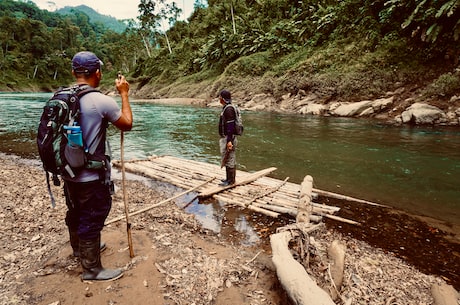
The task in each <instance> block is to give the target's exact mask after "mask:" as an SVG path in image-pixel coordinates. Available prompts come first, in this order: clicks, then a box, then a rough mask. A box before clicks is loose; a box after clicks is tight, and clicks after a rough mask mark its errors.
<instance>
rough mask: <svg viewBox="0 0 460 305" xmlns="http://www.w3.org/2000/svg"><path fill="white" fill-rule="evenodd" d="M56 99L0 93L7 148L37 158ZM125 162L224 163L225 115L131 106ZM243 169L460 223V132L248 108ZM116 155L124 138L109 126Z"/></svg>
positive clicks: (0, 141)
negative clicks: (220, 123) (220, 127)
mask: <svg viewBox="0 0 460 305" xmlns="http://www.w3.org/2000/svg"><path fill="white" fill-rule="evenodd" d="M49 97H50V94H45V93H38V94H37V93H0V113H1V118H0V146H1V151H2V152H6V153H14V154H18V155H21V156H24V157H28V158H38V153H37V152H36V145H35V135H36V129H37V125H38V121H39V117H40V114H41V110H42V107H43V103H44V102H45V100H46V99H47V98H49ZM132 108H133V114H134V120H135V124H134V128H133V130H132V131H131V132H129V133H125V158H126V159H127V160H129V159H133V158H138V159H139V158H145V157H148V156H151V155H154V154H155V155H173V156H177V157H181V158H185V159H193V160H198V161H205V162H210V163H215V164H218V163H219V160H220V157H219V153H218V147H217V140H218V136H217V131H216V130H217V120H218V116H219V112H220V109H214V108H204V107H195V106H184V105H164V104H150V103H143V102H140V101H139V102H136V100H133V101H132ZM242 114H243V119H244V124H245V134H244V136H242V137H240V139H239V150H238V152H237V160H238V166H239V169H242V170H246V171H257V170H260V169H263V168H267V167H271V166H274V167H277V168H278V170H277V171H275V172H274V173H273V174H272V175H271V176H272V177H275V178H279V179H285V178H286V177H290V178H289V181H290V182H295V183H300V182H301V181H302V180H303V178H304V177H305V176H306V175H311V176H312V177H313V179H314V187H316V188H319V189H323V190H328V191H332V192H336V193H341V194H344V195H348V196H354V197H357V198H360V199H366V200H369V201H373V202H377V203H382V204H385V205H389V206H394V207H397V208H399V209H403V210H405V211H408V212H411V213H414V214H418V215H426V216H431V217H434V218H437V219H440V220H444V221H447V222H449V223H454V224H460V185H459V182H460V128H448V127H409V126H402V127H396V126H390V125H386V124H383V123H380V122H376V121H372V120H364V119H350V118H331V117H326V118H321V117H314V116H301V115H286V114H274V113H262V112H245V111H243V113H242ZM109 139H110V142H111V146H112V150H113V156H114V158H116V159H118V158H119V151H120V135H119V132H118V131H117V130H116V129H115V128H114V127H113V126H112V127H111V128H110V129H109Z"/></svg>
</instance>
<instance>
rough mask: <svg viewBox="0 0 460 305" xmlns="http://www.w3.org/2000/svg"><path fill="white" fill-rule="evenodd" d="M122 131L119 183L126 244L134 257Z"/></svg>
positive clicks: (130, 255) (122, 134) (122, 133)
mask: <svg viewBox="0 0 460 305" xmlns="http://www.w3.org/2000/svg"><path fill="white" fill-rule="evenodd" d="M124 138H125V137H124V132H123V131H122V132H121V144H120V151H121V152H120V154H121V184H122V187H123V202H124V203H125V215H126V231H127V232H128V246H129V257H131V258H133V257H134V249H133V239H132V237H131V223H130V222H129V211H128V200H127V194H126V184H125V180H126V179H125V156H124V154H125V153H124V148H123V147H124Z"/></svg>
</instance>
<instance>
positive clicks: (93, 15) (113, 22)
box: [56, 5, 126, 33]
mask: <svg viewBox="0 0 460 305" xmlns="http://www.w3.org/2000/svg"><path fill="white" fill-rule="evenodd" d="M72 10H77V11H80V12H83V13H85V14H86V15H88V17H89V20H90V21H91V23H101V24H103V25H104V26H105V27H106V28H108V29H111V30H112V31H114V32H117V33H122V32H123V31H124V30H125V29H126V24H124V23H123V22H122V21H120V20H117V19H116V18H115V17H112V16H107V15H102V14H99V13H98V12H96V11H95V10H94V9H92V8H90V7H89V6H86V5H79V6H66V7H64V8H61V9H58V10H57V11H56V13H58V14H61V15H70V14H72Z"/></svg>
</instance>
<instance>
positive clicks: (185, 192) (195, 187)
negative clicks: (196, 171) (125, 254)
mask: <svg viewBox="0 0 460 305" xmlns="http://www.w3.org/2000/svg"><path fill="white" fill-rule="evenodd" d="M214 179H215V178H214V177H213V178H211V179H209V180H207V181H205V182H203V183H201V184H199V185H197V186H194V187H192V188H190V189H188V190H186V191H183V192H182V193H179V194H177V195H174V196H172V197H171V198H168V199H165V200H163V201H160V202H158V203H155V204H152V205H150V206H148V207H146V208H143V209H141V210H139V211H136V212H133V213H131V214H129V216H130V217H132V216H135V215H138V214H141V213H144V212H146V211H148V210H151V209H153V208H156V207H158V206H160V205H162V204H165V203H167V202H170V201H172V200H174V199H176V198H178V197H180V196H182V195H185V194H187V193H190V192H193V191H194V190H196V189H198V188H200V187H202V186H204V185H205V184H207V183H209V182H211V181H212V180H214ZM124 217H125V216H120V217H117V218H114V219H111V220H109V221H107V222H106V223H105V224H104V225H105V226H107V225H109V224H112V223H114V222H117V221H120V220H122V219H123V218H124Z"/></svg>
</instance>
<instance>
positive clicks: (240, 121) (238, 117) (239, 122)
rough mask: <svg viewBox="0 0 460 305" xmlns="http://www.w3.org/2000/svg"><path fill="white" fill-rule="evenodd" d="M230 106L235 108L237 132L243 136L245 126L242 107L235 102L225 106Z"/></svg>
mask: <svg viewBox="0 0 460 305" xmlns="http://www.w3.org/2000/svg"><path fill="white" fill-rule="evenodd" d="M229 106H231V107H233V109H234V110H235V134H236V135H237V136H241V135H243V131H244V126H243V118H242V117H241V112H240V109H239V108H238V106H236V105H233V104H228V105H227V106H225V108H227V107H229ZM224 111H225V109H224Z"/></svg>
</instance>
